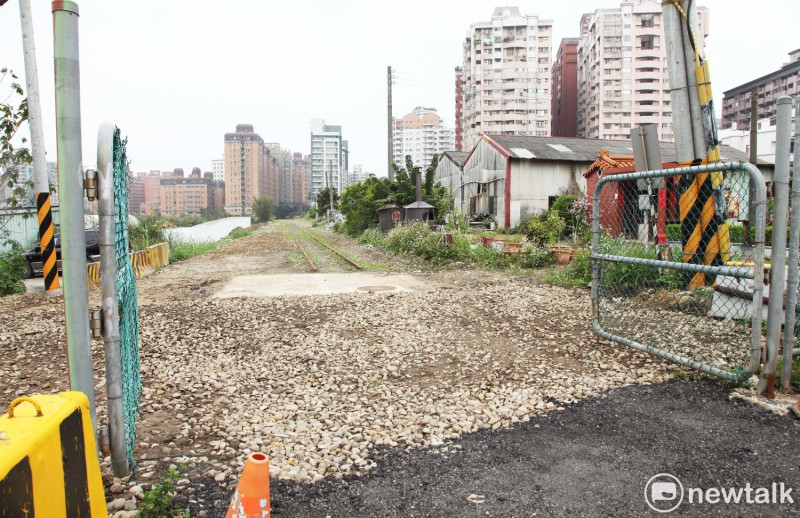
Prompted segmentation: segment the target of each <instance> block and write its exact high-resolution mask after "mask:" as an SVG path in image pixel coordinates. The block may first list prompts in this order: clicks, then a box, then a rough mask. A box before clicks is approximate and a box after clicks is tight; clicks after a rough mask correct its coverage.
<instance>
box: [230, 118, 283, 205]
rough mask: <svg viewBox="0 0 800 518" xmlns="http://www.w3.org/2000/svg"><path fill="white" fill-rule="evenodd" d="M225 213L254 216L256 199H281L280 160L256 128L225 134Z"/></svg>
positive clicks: (242, 127)
mask: <svg viewBox="0 0 800 518" xmlns="http://www.w3.org/2000/svg"><path fill="white" fill-rule="evenodd" d="M224 169H225V210H226V211H227V212H228V213H229V214H231V215H234V216H246V215H248V214H251V213H252V205H253V199H254V198H261V197H270V198H272V199H273V200H279V199H280V190H279V180H278V173H279V167H278V160H277V158H276V157H274V156H272V153H270V150H269V149H268V148H267V147H266V145H265V144H264V140H263V139H262V138H261V136H260V135H258V133H256V132H255V130H254V129H253V125H252V124H237V125H236V132H235V133H226V134H225V164H224Z"/></svg>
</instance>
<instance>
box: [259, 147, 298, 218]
mask: <svg viewBox="0 0 800 518" xmlns="http://www.w3.org/2000/svg"><path fill="white" fill-rule="evenodd" d="M265 145H266V146H267V149H269V152H270V154H272V156H274V157H275V160H276V162H277V164H278V172H277V174H276V175H275V178H274V179H273V185H272V186H271V188H272V190H273V191H274V192H276V193H277V195H276V197H275V198H274V199H273V201H274V202H275V205H283V204H286V203H288V200H289V198H291V193H290V191H291V189H292V180H291V175H292V152H291V151H289V150H288V149H283V148H281V145H280V144H278V143H277V142H270V143H269V144H265Z"/></svg>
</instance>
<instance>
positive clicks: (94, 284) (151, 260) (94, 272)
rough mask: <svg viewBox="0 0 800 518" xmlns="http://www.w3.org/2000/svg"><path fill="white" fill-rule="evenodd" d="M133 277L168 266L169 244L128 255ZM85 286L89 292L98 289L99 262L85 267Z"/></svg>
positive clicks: (142, 275)
mask: <svg viewBox="0 0 800 518" xmlns="http://www.w3.org/2000/svg"><path fill="white" fill-rule="evenodd" d="M130 261H131V266H132V267H133V275H134V277H145V276H146V275H148V274H150V273H152V272H153V271H155V270H158V269H160V268H163V267H165V266H167V265H168V264H169V243H159V244H157V245H153V246H149V247H147V248H146V249H144V250H139V251H136V252H131V253H130ZM86 285H87V286H88V287H89V289H90V290H95V289H97V288H99V287H100V262H96V263H88V264H87V265H86Z"/></svg>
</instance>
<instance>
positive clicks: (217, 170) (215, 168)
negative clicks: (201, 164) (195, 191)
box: [211, 158, 225, 182]
mask: <svg viewBox="0 0 800 518" xmlns="http://www.w3.org/2000/svg"><path fill="white" fill-rule="evenodd" d="M211 172H213V173H214V181H215V182H224V181H225V158H220V159H217V160H212V161H211Z"/></svg>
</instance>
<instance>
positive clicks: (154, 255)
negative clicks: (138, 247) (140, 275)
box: [145, 242, 169, 270]
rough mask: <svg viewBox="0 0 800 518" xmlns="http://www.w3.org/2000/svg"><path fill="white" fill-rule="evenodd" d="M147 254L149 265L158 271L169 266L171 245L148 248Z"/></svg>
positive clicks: (165, 244)
mask: <svg viewBox="0 0 800 518" xmlns="http://www.w3.org/2000/svg"><path fill="white" fill-rule="evenodd" d="M145 252H146V253H147V263H148V264H149V265H150V268H152V269H154V270H158V269H159V268H163V267H165V266H166V265H168V264H169V243H166V242H165V243H158V244H157V245H153V246H148V247H147V248H146V249H145Z"/></svg>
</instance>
